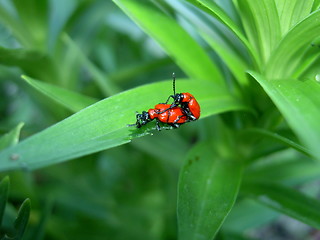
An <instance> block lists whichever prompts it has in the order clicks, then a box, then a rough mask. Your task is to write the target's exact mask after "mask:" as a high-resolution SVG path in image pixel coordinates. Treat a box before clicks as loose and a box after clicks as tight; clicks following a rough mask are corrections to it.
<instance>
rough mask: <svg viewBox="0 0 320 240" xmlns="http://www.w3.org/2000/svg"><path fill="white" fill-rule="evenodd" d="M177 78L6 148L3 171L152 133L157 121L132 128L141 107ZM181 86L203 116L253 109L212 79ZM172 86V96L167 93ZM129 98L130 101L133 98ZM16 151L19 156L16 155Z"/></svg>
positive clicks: (124, 96)
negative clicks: (194, 99) (193, 97)
mask: <svg viewBox="0 0 320 240" xmlns="http://www.w3.org/2000/svg"><path fill="white" fill-rule="evenodd" d="M171 84H172V81H166V82H159V83H154V84H149V85H145V86H142V87H138V88H135V89H132V90H129V91H126V92H123V93H121V94H117V95H115V96H112V97H110V98H107V99H104V100H102V101H99V102H98V103H96V104H93V105H91V106H89V107H87V108H85V109H83V110H81V111H79V112H77V113H76V114H74V115H72V116H71V117H69V118H67V119H65V120H63V121H61V122H59V123H57V124H56V125H54V126H51V127H49V128H47V129H45V130H44V131H42V132H40V133H38V134H35V135H33V136H31V137H29V138H28V139H26V140H24V141H21V142H20V143H19V144H17V145H15V146H13V147H11V148H10V149H5V150H4V151H2V152H1V153H0V163H1V164H0V171H4V170H9V169H20V168H22V169H24V168H28V169H36V168H40V167H44V166H48V165H52V164H56V163H59V162H63V161H66V160H69V159H72V158H76V157H80V156H84V155H87V154H90V153H93V152H97V151H101V150H104V149H108V148H111V147H114V146H118V145H121V144H124V143H128V142H130V141H131V139H132V138H135V137H139V136H142V135H145V134H147V133H148V132H146V130H150V129H151V127H153V126H154V124H153V123H150V124H149V125H147V126H146V127H145V128H142V129H139V130H137V129H135V128H133V127H132V128H128V127H127V124H130V123H134V122H135V114H134V113H135V111H139V112H140V111H143V110H146V109H148V108H151V107H153V105H150V103H149V101H146V100H148V99H152V100H153V101H154V104H156V103H159V102H164V101H165V99H163V98H164V97H163V96H167V95H170V93H171ZM179 88H181V89H184V90H186V91H189V92H192V94H193V95H194V96H195V97H196V98H197V100H198V102H199V104H200V105H201V107H202V113H201V114H202V115H201V118H204V117H206V116H209V115H213V114H216V113H220V112H225V111H233V110H248V108H247V107H246V106H245V105H244V104H242V103H241V102H240V101H239V100H238V99H236V98H234V97H233V96H231V95H230V94H229V93H228V92H227V90H226V89H224V88H222V87H220V85H218V84H214V83H212V82H210V81H202V82H200V83H199V81H183V80H179ZM166 91H167V93H168V94H167V95H166V94H164V93H165V92H166ZM128 99H129V100H130V101H128ZM13 156H15V158H13Z"/></svg>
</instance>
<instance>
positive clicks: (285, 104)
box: [250, 72, 320, 160]
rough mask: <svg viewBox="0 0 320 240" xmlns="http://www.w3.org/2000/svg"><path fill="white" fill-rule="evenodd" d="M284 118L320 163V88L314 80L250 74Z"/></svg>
mask: <svg viewBox="0 0 320 240" xmlns="http://www.w3.org/2000/svg"><path fill="white" fill-rule="evenodd" d="M250 74H251V76H253V77H254V78H255V79H256V80H257V81H258V83H259V84H260V85H261V86H262V87H263V89H264V90H265V91H266V93H267V94H268V95H269V97H270V98H271V99H272V101H273V102H274V103H275V104H276V106H277V107H278V108H279V110H280V112H281V113H282V114H283V115H284V117H285V118H286V120H287V121H288V123H289V125H290V126H291V128H292V129H293V131H294V132H295V133H296V134H297V135H298V137H299V138H300V139H301V141H302V142H304V143H305V144H306V145H307V146H308V147H309V148H310V150H311V153H312V155H313V156H314V157H316V158H317V159H318V160H320V159H319V156H320V149H319V146H318V143H319V142H320V126H319V121H320V113H319V111H318V106H319V105H320V99H319V94H320V85H319V83H317V82H316V81H314V80H307V81H304V82H303V81H299V80H294V79H291V80H273V81H270V80H266V79H264V78H263V77H262V76H261V75H259V74H257V73H254V72H250Z"/></svg>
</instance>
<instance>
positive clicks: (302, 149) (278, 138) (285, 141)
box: [245, 128, 311, 156]
mask: <svg viewBox="0 0 320 240" xmlns="http://www.w3.org/2000/svg"><path fill="white" fill-rule="evenodd" d="M245 133H249V134H250V133H252V134H254V135H257V134H259V135H263V136H265V137H269V138H272V139H273V140H276V141H278V142H281V143H283V144H285V145H287V146H289V147H292V148H293V149H296V150H297V151H299V152H301V153H303V154H305V155H308V156H311V153H310V151H309V150H308V149H307V148H305V147H303V146H301V145H300V144H298V143H296V142H294V141H292V140H290V139H288V138H286V137H284V136H281V135H280V134H278V133H275V132H270V131H267V130H264V129H258V128H250V129H247V130H245Z"/></svg>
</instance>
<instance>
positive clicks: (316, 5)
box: [312, 0, 320, 11]
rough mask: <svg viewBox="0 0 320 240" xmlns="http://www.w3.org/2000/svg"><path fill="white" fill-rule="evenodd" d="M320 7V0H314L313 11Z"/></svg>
mask: <svg viewBox="0 0 320 240" xmlns="http://www.w3.org/2000/svg"><path fill="white" fill-rule="evenodd" d="M319 7H320V0H314V3H313V6H312V11H316V10H318V9H319Z"/></svg>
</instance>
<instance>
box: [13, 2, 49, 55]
mask: <svg viewBox="0 0 320 240" xmlns="http://www.w3.org/2000/svg"><path fill="white" fill-rule="evenodd" d="M12 2H13V4H14V6H15V10H16V11H17V14H18V16H19V19H20V22H19V23H20V25H21V27H22V28H25V29H26V33H27V34H28V35H31V36H32V40H33V42H32V46H31V47H32V48H33V49H40V50H42V51H43V50H45V49H46V47H47V37H48V29H49V28H48V26H47V25H48V5H49V1H41V2H37V1H36V0H25V1H23V2H21V1H20V0H13V1H12Z"/></svg>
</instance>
